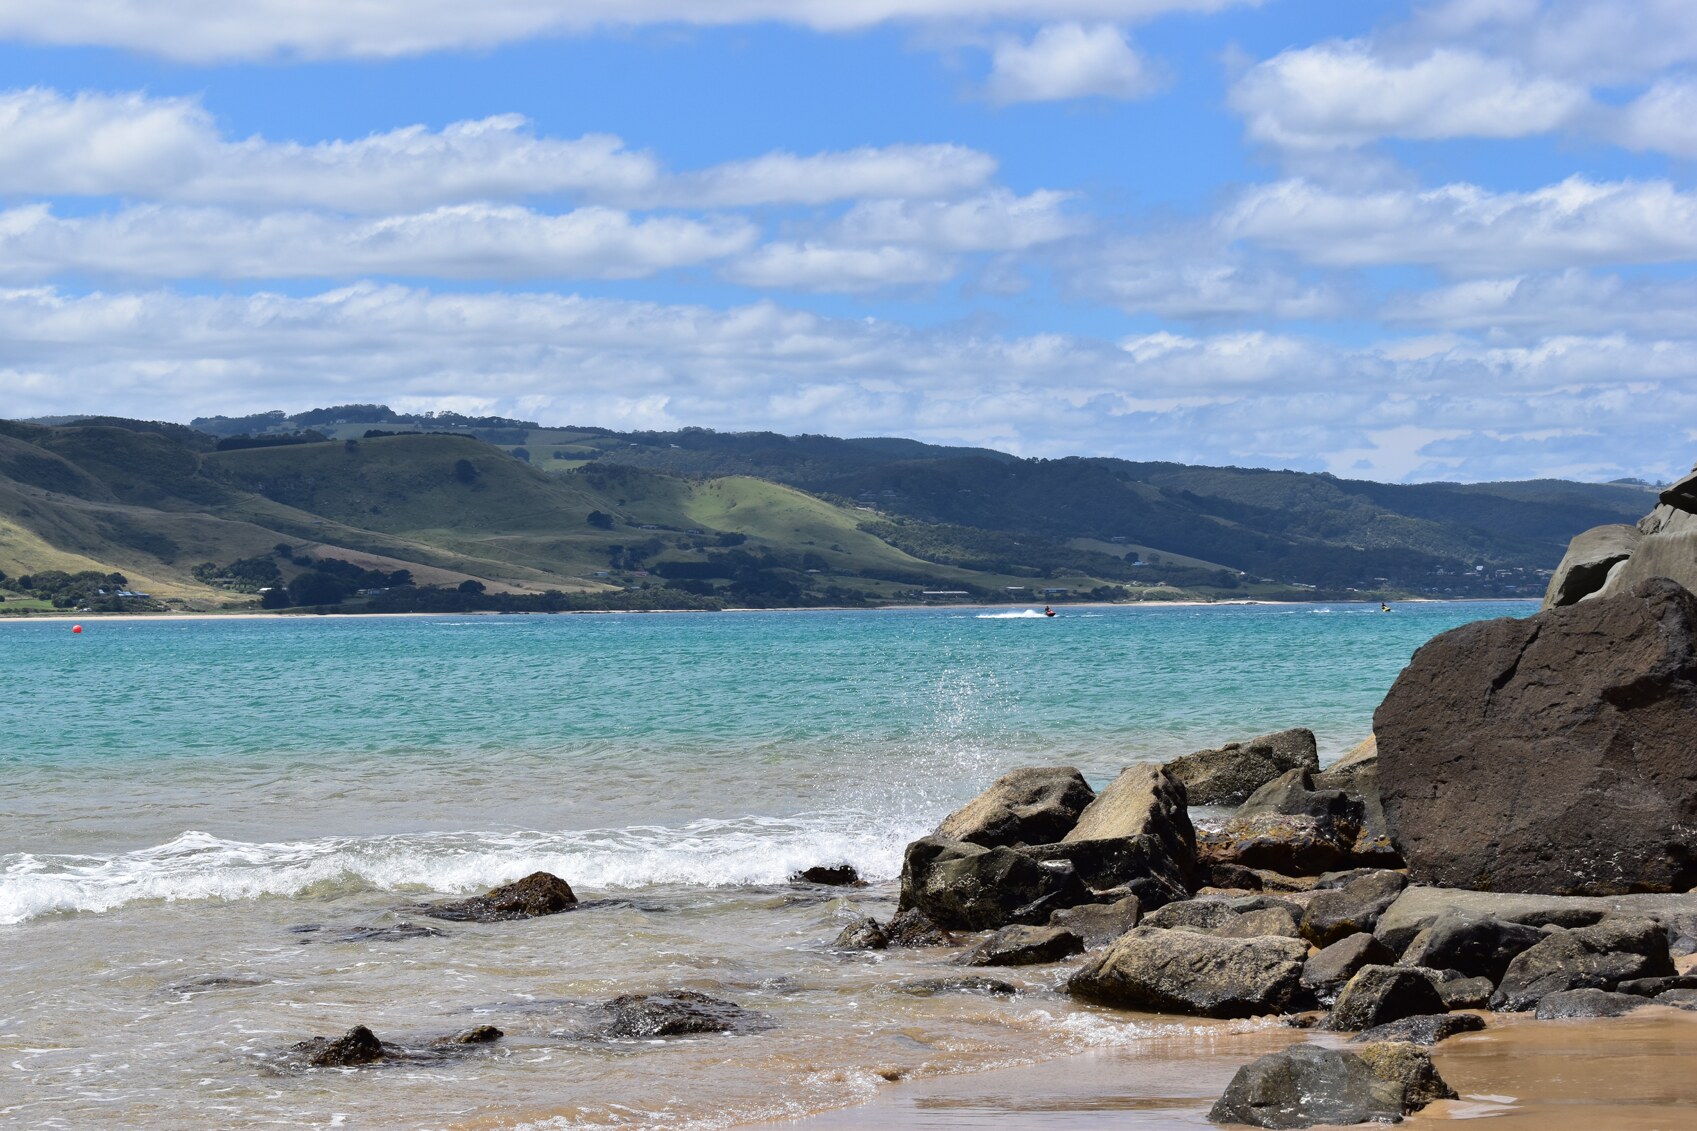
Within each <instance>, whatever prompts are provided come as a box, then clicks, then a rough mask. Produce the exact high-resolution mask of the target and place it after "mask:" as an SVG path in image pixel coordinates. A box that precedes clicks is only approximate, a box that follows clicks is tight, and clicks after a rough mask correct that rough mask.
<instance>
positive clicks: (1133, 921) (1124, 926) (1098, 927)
mask: <svg viewBox="0 0 1697 1131" xmlns="http://www.w3.org/2000/svg"><path fill="white" fill-rule="evenodd" d="M1141 914H1142V908H1141V907H1140V906H1139V904H1138V902H1137V897H1136V896H1135V895H1128V896H1125V897H1124V898H1123V899H1116V900H1114V902H1112V903H1085V904H1080V905H1079V906H1077V907H1065V908H1062V909H1061V910H1059V911H1056V912H1055V913H1054V914H1052V915H1050V916H1049V926H1051V927H1061V928H1064V929H1065V930H1068V931H1071V932H1072V933H1073V934H1075V935H1077V936H1078V937H1079V938H1081V939H1083V940H1084V945H1085V946H1087V947H1090V946H1104V945H1106V944H1108V943H1111V942H1113V941H1114V940H1115V939H1117V938H1119V937H1120V936H1121V935H1123V934H1125V933H1126V932H1127V931H1129V930H1131V929H1132V928H1133V927H1135V926H1137V920H1138V917H1139V916H1140V915H1141Z"/></svg>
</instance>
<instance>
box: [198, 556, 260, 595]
mask: <svg viewBox="0 0 1697 1131" xmlns="http://www.w3.org/2000/svg"><path fill="white" fill-rule="evenodd" d="M189 572H190V573H191V574H193V575H194V579H195V580H196V581H199V582H201V583H202V584H205V585H211V586H215V587H216V588H219V589H233V590H235V591H236V592H238V593H258V592H260V591H261V590H263V589H271V588H275V587H276V586H279V585H282V584H283V571H282V570H281V569H279V568H278V567H277V561H276V558H274V557H272V556H270V555H268V554H261V555H258V556H255V557H251V558H238V559H237V560H235V561H233V562H230V563H228V564H227V565H217V564H215V563H213V562H201V563H200V564H199V565H197V566H195V567H194V568H193V569H192V570H190V571H189Z"/></svg>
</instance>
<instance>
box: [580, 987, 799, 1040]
mask: <svg viewBox="0 0 1697 1131" xmlns="http://www.w3.org/2000/svg"><path fill="white" fill-rule="evenodd" d="M601 1013H602V1015H603V1016H602V1022H601V1025H600V1026H599V1032H600V1035H602V1036H604V1037H612V1038H623V1039H638V1040H651V1039H653V1038H656V1037H683V1036H691V1035H694V1034H699V1033H729V1032H733V1031H737V1030H748V1029H759V1028H765V1027H767V1025H768V1024H769V1023H768V1022H766V1020H765V1019H764V1018H763V1017H761V1016H760V1015H759V1014H758V1013H753V1012H751V1011H749V1010H746V1009H744V1008H743V1007H742V1006H740V1005H737V1004H736V1003H735V1002H730V1001H723V1000H721V999H719V998H716V997H709V996H707V995H706V994H701V993H696V992H695V991H693V990H673V991H670V992H667V993H657V994H621V995H620V996H618V997H616V998H614V999H613V1000H611V1001H609V1002H606V1003H604V1004H603V1005H602V1006H601Z"/></svg>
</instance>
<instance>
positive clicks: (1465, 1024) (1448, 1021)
mask: <svg viewBox="0 0 1697 1131" xmlns="http://www.w3.org/2000/svg"><path fill="white" fill-rule="evenodd" d="M1484 1027H1485V1019H1484V1018H1483V1017H1480V1016H1479V1015H1478V1014H1477V1013H1423V1014H1420V1015H1418V1016H1415V1017H1404V1018H1403V1019H1402V1020H1400V1021H1390V1022H1387V1023H1386V1024H1383V1025H1375V1026H1373V1028H1371V1029H1368V1030H1367V1031H1366V1032H1363V1033H1358V1034H1356V1035H1355V1036H1353V1037H1351V1038H1350V1041H1351V1042H1352V1043H1362V1042H1371V1041H1404V1042H1406V1043H1408V1044H1411V1045H1426V1046H1428V1047H1430V1046H1432V1045H1435V1044H1437V1043H1438V1042H1439V1041H1447V1040H1449V1039H1450V1038H1451V1037H1454V1036H1456V1035H1457V1034H1460V1033H1477V1032H1478V1031H1479V1030H1481V1029H1483V1028H1484Z"/></svg>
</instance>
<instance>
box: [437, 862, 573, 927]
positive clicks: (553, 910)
mask: <svg viewBox="0 0 1697 1131" xmlns="http://www.w3.org/2000/svg"><path fill="white" fill-rule="evenodd" d="M576 906H577V896H576V895H574V894H573V893H572V887H571V885H570V884H568V883H566V881H564V880H562V879H561V878H560V877H558V876H556V875H553V874H552V873H550V872H532V873H531V874H530V875H528V876H526V877H525V878H524V879H522V880H517V881H514V882H513V883H510V884H505V885H503V886H501V887H498V888H491V889H490V890H489V891H487V892H485V893H484V894H482V895H478V896H473V897H472V898H470V899H461V900H456V901H454V902H452V903H438V904H434V905H432V906H430V907H425V908H422V909H421V914H424V915H429V916H430V917H432V918H434V919H450V920H454V921H459V922H473V923H500V922H505V921H507V920H510V919H535V918H538V917H540V916H543V915H557V914H559V913H560V912H562V911H570V910H571V909H572V908H574V907H576Z"/></svg>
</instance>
